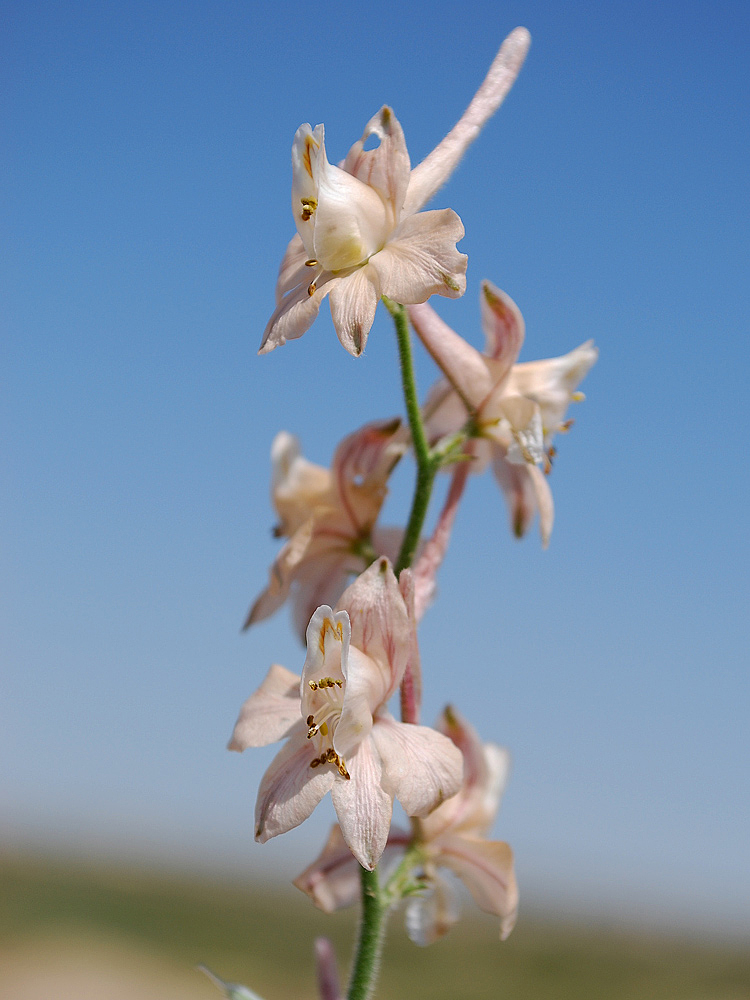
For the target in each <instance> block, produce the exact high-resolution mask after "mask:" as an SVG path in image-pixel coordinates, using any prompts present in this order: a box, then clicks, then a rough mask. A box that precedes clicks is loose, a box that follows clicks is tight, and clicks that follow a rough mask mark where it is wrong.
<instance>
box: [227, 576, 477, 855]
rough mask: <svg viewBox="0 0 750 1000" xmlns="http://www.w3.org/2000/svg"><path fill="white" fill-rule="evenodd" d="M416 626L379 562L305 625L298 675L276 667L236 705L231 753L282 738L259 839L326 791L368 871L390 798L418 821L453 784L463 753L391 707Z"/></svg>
mask: <svg viewBox="0 0 750 1000" xmlns="http://www.w3.org/2000/svg"><path fill="white" fill-rule="evenodd" d="M411 642H412V629H411V625H410V622H409V618H408V613H407V608H406V604H405V603H404V598H403V597H402V595H401V591H400V590H399V585H398V583H397V581H396V577H395V576H394V574H393V570H392V568H391V564H390V562H389V561H388V560H387V559H380V560H378V561H377V562H375V563H373V565H372V566H371V567H370V568H369V569H368V570H367V571H366V572H365V573H363V574H362V575H361V576H359V577H358V578H357V579H356V580H355V581H354V583H353V584H352V585H351V586H350V587H348V588H347V590H346V591H345V592H344V594H343V595H342V598H341V601H340V602H339V605H338V610H336V611H333V610H332V609H331V608H330V607H326V606H324V607H320V608H318V609H317V611H316V612H315V614H314V615H313V616H312V618H311V620H310V624H309V625H308V628H307V658H306V659H305V665H304V668H303V671H302V678H301V679H300V678H299V677H297V676H296V675H295V674H292V673H291V672H290V671H288V670H285V669H284V667H280V666H278V665H274V666H272V667H271V669H270V671H269V672H268V675H267V677H266V679H265V680H264V682H263V684H262V685H261V686H260V688H259V689H258V691H256V692H255V694H254V695H252V696H251V697H250V698H249V699H248V700H247V701H246V702H245V704H244V705H243V706H242V709H241V711H240V715H239V718H238V720H237V724H236V726H235V729H234V733H233V735H232V739H231V741H230V744H229V748H230V749H231V750H245V749H246V748H247V747H257V746H265V745H267V744H268V743H273V742H274V741H275V740H278V739H283V738H286V743H285V744H284V746H283V747H282V749H281V750H280V751H279V753H278V754H277V755H276V757H275V758H274V760H273V761H272V763H271V765H270V767H269V768H268V770H267V771H266V773H265V775H264V777H263V780H262V781H261V785H260V789H259V791H258V801H257V803H256V808H255V838H256V840H259V841H260V842H261V843H263V842H265V841H266V840H269V839H270V838H271V837H275V836H277V835H278V834H280V833H285V832H286V831H287V830H291V829H292V828H293V827H295V826H298V825H299V824H300V823H302V822H303V820H305V819H307V817H308V816H309V815H310V813H311V812H312V811H313V809H314V808H315V806H316V805H317V804H318V802H319V801H320V800H321V799H322V798H323V796H324V795H325V793H326V792H327V791H330V792H331V797H332V799H333V805H334V808H335V810H336V814H337V816H338V820H339V825H340V827H341V830H342V833H343V836H344V839H345V841H346V843H347V844H348V845H349V849H350V850H351V852H352V853H353V855H354V856H355V858H356V859H357V861H359V863H360V864H361V865H362V866H363V867H365V868H367V869H370V870H372V869H373V868H374V867H375V865H376V864H377V863H378V860H379V859H380V855H381V854H382V853H383V849H384V847H385V844H386V841H387V839H388V830H389V828H390V822H391V813H392V810H393V799H394V797H396V798H398V799H399V801H400V802H401V804H402V806H403V807H404V809H405V811H406V813H407V815H409V816H426V815H427V814H428V813H429V812H431V811H432V810H433V809H434V808H435V806H437V805H439V804H440V802H442V801H443V800H444V799H446V798H449V797H450V796H451V795H454V794H455V793H456V791H457V790H458V788H459V786H460V784H461V775H462V762H461V753H460V751H459V750H458V749H457V747H456V746H455V744H454V743H453V742H452V741H451V740H450V739H448V738H447V737H446V736H445V735H443V734H442V733H439V732H436V731H435V730H434V729H429V728H427V727H425V726H417V725H410V724H407V723H402V722H397V721H396V720H395V719H394V718H393V717H392V716H391V715H390V713H389V712H388V710H387V707H386V706H387V704H388V701H389V699H390V698H391V696H392V695H393V693H394V692H395V691H396V689H397V688H398V686H399V684H400V683H401V680H402V678H403V676H404V673H405V671H406V668H407V664H408V662H409V658H410V656H411V655H412V649H411Z"/></svg>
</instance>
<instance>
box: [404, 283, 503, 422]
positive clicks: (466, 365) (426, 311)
mask: <svg viewBox="0 0 750 1000" xmlns="http://www.w3.org/2000/svg"><path fill="white" fill-rule="evenodd" d="M408 313H409V319H410V320H411V323H412V326H413V327H414V329H415V330H416V332H417V336H418V337H419V339H420V340H421V341H422V343H423V344H424V346H425V347H426V348H427V350H428V351H429V352H430V354H431V355H432V359H433V361H434V362H435V364H436V365H437V366H438V367H439V368H440V369H441V370H442V372H443V374H444V375H445V377H446V378H447V379H448V381H449V382H450V383H451V385H452V386H453V388H454V389H455V390H456V392H457V393H458V394H459V396H460V397H461V399H462V400H463V402H464V406H465V407H466V409H467V410H474V411H475V410H477V409H478V408H479V406H480V405H481V403H482V400H484V398H485V397H486V396H487V395H488V393H489V392H490V390H491V389H492V386H493V380H492V376H491V374H490V370H489V368H488V367H487V361H486V359H485V358H484V356H483V355H482V353H481V352H480V351H478V350H477V349H476V348H475V347H472V346H471V344H469V343H468V341H466V340H464V338H463V337H461V336H459V334H457V333H456V332H455V330H453V329H451V327H449V326H448V324H447V323H446V322H445V321H444V320H443V319H441V318H440V316H438V314H437V313H436V312H435V310H434V309H433V308H432V306H431V305H430V304H429V303H428V302H424V303H421V304H419V305H413V306H409V308H408ZM462 417H463V419H464V420H465V415H462ZM459 426H460V424H459Z"/></svg>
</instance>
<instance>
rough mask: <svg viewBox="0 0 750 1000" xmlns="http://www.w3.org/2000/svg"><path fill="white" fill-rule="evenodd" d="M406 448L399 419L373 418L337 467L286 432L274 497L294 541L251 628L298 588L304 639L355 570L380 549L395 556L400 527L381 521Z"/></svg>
mask: <svg viewBox="0 0 750 1000" xmlns="http://www.w3.org/2000/svg"><path fill="white" fill-rule="evenodd" d="M404 449H405V435H404V434H403V433H402V431H401V430H400V422H399V420H398V419H396V420H390V421H381V422H379V423H372V424H367V425H365V426H364V427H362V428H360V429H359V430H358V431H355V432H354V433H353V434H350V435H349V436H348V437H346V438H344V440H343V441H342V442H341V443H340V444H339V446H338V448H337V449H336V454H335V455H334V459H333V464H332V467H331V469H325V468H323V467H322V466H320V465H315V464H313V463H312V462H308V461H307V459H305V458H303V457H302V455H301V454H300V448H299V442H298V441H297V439H296V438H295V437H293V436H292V435H291V434H287V433H286V431H281V432H280V433H279V434H277V435H276V437H275V438H274V442H273V446H272V448H271V462H272V466H273V474H272V481H271V498H272V501H273V505H274V507H275V508H276V513H277V514H278V517H279V521H278V524H277V525H276V527H275V528H274V534H275V535H276V536H277V537H279V538H286V539H287V542H286V543H285V544H284V546H283V548H282V549H281V551H280V552H279V554H278V556H277V557H276V559H275V560H274V562H273V564H272V565H271V569H270V572H269V582H268V586H267V587H266V589H265V590H264V591H263V592H262V593H261V594H260V595H259V596H258V597H257V598H256V600H255V602H254V603H253V606H252V607H251V608H250V611H249V613H248V615H247V618H246V620H245V625H244V627H245V628H249V626H250V625H252V624H254V623H255V622H259V621H262V620H263V619H265V618H268V617H269V616H270V615H272V614H273V613H274V612H275V611H276V610H277V609H278V608H279V607H281V605H282V604H283V603H284V602H285V601H286V600H287V598H288V597H289V596H290V593H291V595H292V605H293V617H294V622H295V626H296V629H297V632H298V633H299V635H300V636H301V637H302V639H303V641H304V636H305V629H306V628H307V623H308V622H309V621H310V616H311V615H312V613H313V611H314V610H315V609H316V608H317V607H319V606H320V605H321V604H326V603H327V604H335V603H336V601H337V600H338V598H339V597H340V595H341V593H342V592H343V590H344V588H345V587H346V585H347V583H348V582H349V579H350V577H351V576H352V575H353V574H357V573H361V572H362V571H363V570H364V569H366V568H367V566H369V565H370V563H371V562H372V561H373V560H374V559H375V558H376V557H377V556H379V555H388V556H390V557H393V558H395V554H396V553H395V550H396V549H397V546H398V544H399V539H400V534H399V532H397V531H396V530H395V529H387V528H385V529H378V528H376V527H375V522H376V520H377V517H378V514H379V513H380V508H381V507H382V505H383V501H384V500H385V497H386V493H387V488H386V483H387V481H388V476H389V474H390V472H391V470H392V469H393V466H394V465H395V464H396V462H397V461H398V460H399V458H400V457H401V455H402V454H403V452H404Z"/></svg>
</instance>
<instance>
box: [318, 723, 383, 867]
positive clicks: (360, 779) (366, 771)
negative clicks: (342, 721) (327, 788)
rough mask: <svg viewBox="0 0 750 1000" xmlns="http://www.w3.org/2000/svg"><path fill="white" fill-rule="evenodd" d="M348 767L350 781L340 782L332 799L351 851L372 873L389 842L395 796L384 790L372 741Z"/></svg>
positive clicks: (335, 787)
mask: <svg viewBox="0 0 750 1000" xmlns="http://www.w3.org/2000/svg"><path fill="white" fill-rule="evenodd" d="M346 767H347V770H348V772H349V775H350V780H349V781H346V780H344V779H341V778H339V779H337V780H336V781H335V783H334V785H333V787H332V788H331V798H332V799H333V806H334V808H335V810H336V815H337V817H338V821H339V825H340V827H341V832H342V834H343V836H344V839H345V840H346V842H347V844H348V845H349V849H350V850H351V852H352V854H353V855H354V857H355V858H356V859H357V861H359V863H360V864H361V865H362V867H363V868H367V870H368V871H372V869H373V868H374V867H375V866H376V865H377V863H378V861H379V860H380V856H381V855H382V853H383V851H384V849H385V845H386V841H387V840H388V830H389V828H390V825H391V814H392V812H393V794H392V793H391V792H390V791H388V790H387V789H386V788H385V787H384V783H383V780H382V779H383V768H382V763H381V760H380V755H379V754H378V752H377V750H376V748H375V746H374V744H373V742H372V740H371V739H369V738H368V739H366V740H364V741H363V742H362V743H361V744H360V745H359V747H358V749H357V752H356V753H355V754H354V755H353V756H352V757H350V758H348V759H347V760H346Z"/></svg>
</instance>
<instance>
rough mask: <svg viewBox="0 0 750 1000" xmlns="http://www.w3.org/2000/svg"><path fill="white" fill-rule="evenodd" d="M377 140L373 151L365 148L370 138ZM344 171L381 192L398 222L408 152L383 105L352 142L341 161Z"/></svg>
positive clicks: (398, 127) (406, 181) (395, 120)
mask: <svg viewBox="0 0 750 1000" xmlns="http://www.w3.org/2000/svg"><path fill="white" fill-rule="evenodd" d="M372 135H375V136H377V137H378V139H380V144H379V145H378V146H377V148H376V149H369V150H366V149H364V144H365V142H366V141H367V140H368V139H369V138H370V136H372ZM343 166H344V170H346V171H348V173H350V174H353V175H354V176H355V177H356V178H358V180H361V181H364V183H365V184H369V185H370V187H372V188H375V190H376V191H379V192H380V195H381V197H382V198H383V200H384V201H386V202H389V203H390V205H391V208H392V211H393V225H394V226H395V225H396V223H397V222H398V220H399V218H400V215H401V209H402V207H403V204H404V197H405V196H406V189H407V186H408V184H409V171H410V167H411V163H410V162H409V152H408V150H407V148H406V140H405V139H404V133H403V129H402V128H401V125H400V123H399V120H398V118H396V116H395V115H394V113H393V110H392V109H391V108H389V107H387V106H384V107H382V108H381V109H380V111H378V113H377V114H376V115H375V116H374V117H373V118H371V119H370V121H369V122H368V123H367V125H366V127H365V131H364V135H363V136H362V138H361V139H360V140H359V141H358V142H355V143H354V145H353V146H352V148H351V149H350V150H349V153H348V155H347V157H346V160H345V161H344V165H343Z"/></svg>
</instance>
